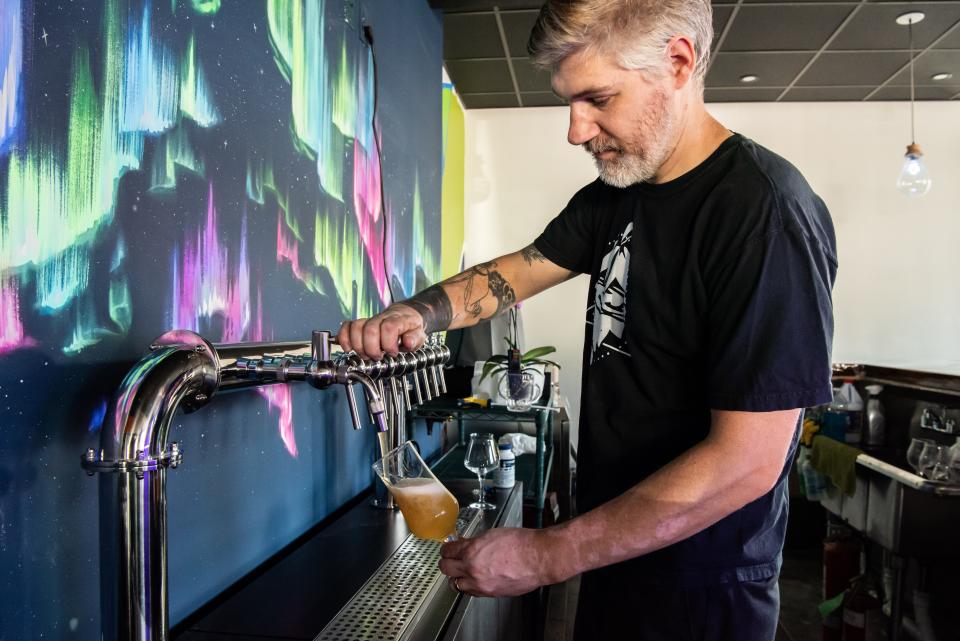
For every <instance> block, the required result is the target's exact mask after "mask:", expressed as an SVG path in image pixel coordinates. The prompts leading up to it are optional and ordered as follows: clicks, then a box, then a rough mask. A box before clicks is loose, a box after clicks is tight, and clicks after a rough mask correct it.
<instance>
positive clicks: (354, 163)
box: [0, 0, 441, 641]
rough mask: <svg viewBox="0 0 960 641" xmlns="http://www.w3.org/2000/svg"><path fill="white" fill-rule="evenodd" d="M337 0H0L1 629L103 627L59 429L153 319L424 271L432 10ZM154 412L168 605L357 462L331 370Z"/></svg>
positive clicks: (72, 423) (182, 323)
mask: <svg viewBox="0 0 960 641" xmlns="http://www.w3.org/2000/svg"><path fill="white" fill-rule="evenodd" d="M354 4H359V5H360V8H359V9H358V10H357V11H355V12H348V11H347V10H346V9H345V5H344V2H343V1H342V0H327V1H326V2H324V1H322V0H291V1H289V2H284V1H280V0H276V1H273V0H270V1H268V0H249V1H247V0H244V1H243V2H239V1H232V2H231V1H225V2H223V3H222V4H221V3H220V2H219V1H216V0H154V1H152V2H151V1H149V0H105V1H101V0H96V1H94V0H88V1H85V2H82V1H75V2H41V1H37V2H31V1H29V0H0V25H3V26H2V29H0V87H2V88H3V89H2V93H0V641H20V640H25V639H40V638H43V639H89V640H91V641H92V640H95V639H99V638H100V636H99V630H100V620H99V619H100V610H99V567H100V558H99V554H100V550H99V539H98V510H99V505H98V498H97V481H96V479H92V478H88V477H87V476H86V475H85V474H84V473H83V472H82V471H81V469H80V465H79V462H80V455H81V453H82V452H83V451H84V450H85V449H86V448H88V447H95V446H96V444H97V443H98V439H99V429H100V426H101V424H102V420H103V415H104V411H105V410H106V409H107V407H108V403H109V399H110V397H111V395H112V394H113V392H114V391H115V390H116V388H117V386H118V385H119V383H120V381H121V380H122V378H123V376H124V374H125V373H126V371H127V370H128V369H129V368H130V367H131V365H132V364H133V363H134V362H135V361H136V360H137V359H139V358H140V356H141V355H142V354H143V352H144V350H145V348H146V346H147V345H149V343H150V340H151V339H152V338H153V337H154V336H157V335H159V334H161V333H163V332H164V331H166V330H167V329H169V328H171V327H173V326H177V327H187V328H190V329H194V330H196V331H198V332H199V333H201V334H203V335H204V336H206V337H208V338H210V339H211V340H214V341H224V340H226V341H237V340H254V339H266V340H269V339H275V340H295V339H307V338H308V337H309V335H310V331H311V330H312V329H318V328H331V329H335V328H336V327H338V326H339V323H340V322H341V320H342V319H343V318H344V317H346V316H352V315H353V314H357V313H361V314H362V313H369V312H373V311H376V310H378V309H380V308H381V307H382V306H383V305H384V304H386V302H387V301H388V300H389V299H390V296H391V291H390V290H391V289H392V293H393V295H394V296H395V297H397V298H400V297H402V296H405V295H407V294H409V293H410V292H411V291H412V290H414V289H418V288H419V287H422V286H423V285H424V284H426V283H429V282H432V281H434V280H436V279H437V277H438V276H439V274H438V269H439V255H440V229H439V228H440V183H441V175H440V174H441V166H440V155H441V151H440V150H441V83H440V67H441V20H440V17H439V16H438V15H437V14H435V13H434V12H433V11H432V10H430V9H429V7H428V5H427V2H426V0H402V1H397V0H361V1H360V2H358V3H354ZM361 12H362V14H363V17H362V19H364V20H365V21H367V22H368V23H369V24H370V25H372V27H373V32H374V37H375V43H376V49H375V50H376V57H377V61H378V63H379V116H378V123H379V131H380V134H381V139H382V151H383V176H382V185H383V192H384V201H385V203H386V212H384V211H381V206H380V204H379V198H378V197H377V196H378V195H379V192H378V191H377V189H378V187H379V184H380V181H381V177H380V176H379V171H378V169H377V167H376V166H375V162H374V161H375V159H376V152H377V148H376V147H377V146H376V144H375V136H374V133H373V130H372V129H371V128H369V127H368V125H367V124H365V123H368V122H369V119H370V116H372V114H371V113H370V112H371V108H372V94H371V91H370V90H371V87H372V77H371V74H370V72H371V70H372V69H371V64H372V59H371V58H370V51H369V49H368V48H367V47H366V46H365V45H364V44H363V43H362V42H361V40H360V37H359V33H358V30H357V29H358V25H357V21H358V20H359V19H360V13H361ZM11 25H12V28H10V26H11ZM297 30H300V33H301V34H303V35H304V38H300V39H298V38H295V37H293V36H292V35H291V34H293V33H295V32H296V31H297ZM321 35H322V38H321V37H320V36H321ZM298 43H299V44H298ZM297 46H299V47H301V49H302V51H300V52H299V53H298V52H296V51H293V50H292V49H295V48H296V47H297ZM301 53H302V54H304V55H303V56H301V55H300V54H301ZM311 56H312V57H311ZM298 83H299V84H298ZM304 92H306V93H307V94H309V95H308V98H307V99H304V100H302V101H301V102H300V103H298V100H301V98H302V96H303V93H304ZM387 283H390V286H388V285H387ZM171 437H172V438H173V439H176V440H179V441H182V443H183V451H184V462H183V464H182V465H181V466H180V467H179V468H178V469H176V470H173V471H171V473H170V474H169V476H168V479H169V480H168V493H169V494H168V495H169V538H170V548H169V552H170V603H171V615H172V616H171V618H172V623H174V624H175V623H176V622H177V621H179V620H181V619H182V618H183V617H185V616H187V615H188V614H190V613H191V612H193V611H194V610H195V609H196V608H198V607H199V606H201V605H202V604H203V603H205V602H206V601H208V600H209V599H210V598H212V597H213V596H215V595H216V594H218V593H219V592H220V591H222V590H223V589H224V588H226V587H227V586H229V585H230V584H231V583H233V582H234V581H236V580H237V579H238V578H240V577H242V576H243V575H244V574H246V573H247V572H249V571H250V570H251V569H252V568H254V567H256V566H257V565H258V564H260V563H261V562H262V561H263V560H264V559H266V558H268V557H269V556H270V555H272V554H273V553H275V552H276V551H278V550H279V549H281V548H282V547H284V546H285V545H286V544H287V543H289V542H290V541H291V540H293V539H294V538H296V537H297V536H298V535H299V534H301V533H303V532H304V531H306V530H307V529H309V528H310V527H311V526H312V525H314V524H315V523H317V522H318V521H320V520H321V519H323V518H324V517H325V516H327V515H328V514H330V513H331V512H332V511H333V510H335V509H336V508H338V507H339V506H341V505H343V504H344V503H345V502H346V501H348V500H349V499H351V498H352V497H355V496H357V495H358V494H359V493H361V492H363V491H365V490H367V489H368V488H369V485H370V483H371V474H370V468H369V464H370V463H371V462H372V461H373V460H374V456H375V454H374V453H375V440H376V439H375V436H374V433H373V431H372V430H364V431H361V432H355V431H353V430H352V429H351V427H350V420H349V415H348V412H347V407H346V403H345V399H344V398H343V393H342V391H339V390H329V391H324V392H317V391H315V390H311V389H309V388H306V387H303V388H295V389H292V393H291V395H290V397H289V398H286V397H283V395H279V396H274V397H271V398H269V399H268V398H267V397H265V396H264V395H263V394H261V393H258V392H256V391H250V392H242V393H235V394H230V395H223V396H221V397H219V398H216V399H214V401H213V402H212V403H211V404H210V405H208V406H207V407H206V408H204V409H202V410H201V411H199V412H197V413H195V414H191V415H189V416H187V415H178V416H177V417H176V419H175V421H174V427H173V429H172V432H171ZM415 437H417V438H418V439H419V440H420V442H421V443H422V444H424V445H425V449H426V450H427V451H429V452H433V451H436V449H437V448H438V446H439V440H438V438H439V432H435V434H434V436H433V437H430V438H428V437H427V436H426V434H425V432H424V430H423V426H422V425H420V426H418V427H417V430H415Z"/></svg>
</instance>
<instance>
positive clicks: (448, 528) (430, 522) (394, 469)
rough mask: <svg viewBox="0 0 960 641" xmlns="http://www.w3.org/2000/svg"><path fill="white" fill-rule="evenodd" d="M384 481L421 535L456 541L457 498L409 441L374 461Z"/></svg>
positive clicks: (405, 515)
mask: <svg viewBox="0 0 960 641" xmlns="http://www.w3.org/2000/svg"><path fill="white" fill-rule="evenodd" d="M373 471H374V472H376V474H377V476H379V477H380V480H382V481H383V484H384V485H386V486H387V489H388V490H390V493H391V494H393V498H394V499H396V501H397V505H398V506H399V507H400V511H401V512H402V513H403V518H404V520H405V521H406V522H407V527H409V528H410V531H411V532H413V533H414V534H415V535H417V536H418V537H420V538H421V539H431V540H434V541H452V540H454V539H456V538H457V515H458V514H459V512H460V505H459V504H458V503H457V499H456V498H454V496H453V494H451V493H450V491H449V490H447V488H445V487H444V486H443V484H442V483H441V482H440V481H438V480H437V477H435V476H434V475H433V472H431V471H430V468H429V467H428V466H427V464H426V463H424V462H423V459H422V458H420V455H419V454H418V453H417V449H416V448H415V447H414V446H413V442H412V441H407V442H406V443H404V444H403V445H401V446H400V447H398V448H396V449H394V450H390V451H389V452H387V453H386V454H385V455H384V457H383V458H382V459H380V460H379V461H377V462H376V463H374V464H373Z"/></svg>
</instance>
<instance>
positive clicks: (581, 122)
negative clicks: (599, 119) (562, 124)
mask: <svg viewBox="0 0 960 641" xmlns="http://www.w3.org/2000/svg"><path fill="white" fill-rule="evenodd" d="M598 133H600V127H598V126H597V123H595V122H594V121H593V119H592V118H589V117H588V116H587V115H586V114H584V113H583V109H582V108H581V106H580V105H570V128H569V129H568V130H567V142H569V143H570V144H571V145H582V144H583V143H585V142H588V141H590V140H593V139H594V138H596V136H597V134H598Z"/></svg>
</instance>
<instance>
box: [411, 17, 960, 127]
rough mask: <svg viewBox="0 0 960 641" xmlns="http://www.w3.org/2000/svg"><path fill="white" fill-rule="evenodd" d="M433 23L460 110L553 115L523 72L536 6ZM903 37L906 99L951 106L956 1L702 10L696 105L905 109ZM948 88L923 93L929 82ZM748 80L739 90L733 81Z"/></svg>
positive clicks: (957, 95) (959, 49) (546, 80)
mask: <svg viewBox="0 0 960 641" xmlns="http://www.w3.org/2000/svg"><path fill="white" fill-rule="evenodd" d="M430 4H431V6H433V7H434V8H437V9H440V10H442V11H443V12H444V42H443V57H444V61H445V63H446V67H447V72H448V73H449V75H450V78H451V80H452V81H453V84H454V85H455V86H456V88H457V92H458V93H459V94H460V97H461V99H462V100H463V104H464V106H465V107H466V108H468V109H471V108H485V107H540V106H548V105H559V104H562V103H561V102H560V100H559V99H558V98H557V97H556V96H554V95H553V93H552V91H551V90H550V76H549V74H548V73H546V72H543V71H539V70H537V69H535V68H534V67H533V65H531V64H530V61H529V60H528V58H527V37H528V36H529V34H530V29H531V27H532V26H533V23H534V21H535V20H536V17H537V13H538V9H539V7H540V5H541V4H542V2H541V0H430ZM908 11H922V12H923V13H925V14H926V18H925V19H924V20H923V21H922V22H919V23H917V24H915V25H914V26H913V32H914V55H915V57H914V60H915V74H916V84H917V88H916V97H917V99H918V100H957V99H960V0H958V1H956V2H884V1H868V0H861V1H859V2H851V1H849V0H848V1H843V0H841V1H836V2H830V1H823V0H819V1H818V0H813V1H810V0H806V1H802V0H793V1H792V2H771V1H765V0H727V1H721V2H714V3H713V23H714V31H715V36H714V42H713V52H714V57H713V62H712V64H711V66H710V70H709V72H708V74H707V82H706V90H705V95H704V97H705V99H706V101H707V102H750V101H759V102H780V101H816V102H826V101H838V100H854V101H859V100H869V101H875V100H908V99H909V98H910V69H909V61H910V53H909V39H908V32H907V27H904V26H900V25H898V24H897V23H896V22H895V18H896V17H897V16H899V15H901V14H903V13H906V12H908ZM938 73H950V74H953V77H952V78H950V79H947V80H944V81H934V80H933V79H932V76H933V75H934V74H938ZM748 75H753V76H756V77H757V79H756V81H754V82H752V83H749V84H747V83H744V82H742V81H741V80H740V79H741V78H742V77H743V76H748Z"/></svg>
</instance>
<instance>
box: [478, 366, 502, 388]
mask: <svg viewBox="0 0 960 641" xmlns="http://www.w3.org/2000/svg"><path fill="white" fill-rule="evenodd" d="M505 369H507V368H506V367H505V366H503V365H498V364H497V363H492V362H490V361H487V362H486V363H484V365H483V374H482V375H481V376H480V381H479V382H480V383H482V382H483V381H484V379H485V378H487V376H489V375H490V374H492V373H494V372H501V371H503V370H505Z"/></svg>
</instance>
